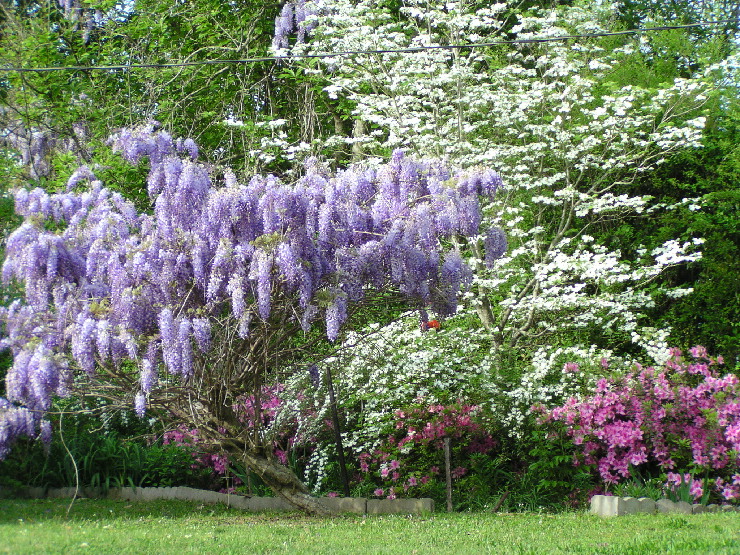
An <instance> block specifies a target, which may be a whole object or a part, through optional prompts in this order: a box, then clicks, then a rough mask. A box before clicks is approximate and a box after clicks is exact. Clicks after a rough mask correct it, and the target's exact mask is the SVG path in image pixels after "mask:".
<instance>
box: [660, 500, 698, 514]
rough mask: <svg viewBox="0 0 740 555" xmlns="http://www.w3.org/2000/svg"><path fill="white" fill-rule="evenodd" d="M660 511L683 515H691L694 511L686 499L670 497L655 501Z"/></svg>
mask: <svg viewBox="0 0 740 555" xmlns="http://www.w3.org/2000/svg"><path fill="white" fill-rule="evenodd" d="M655 505H656V507H657V508H658V512H659V513H677V514H683V515H690V514H692V512H693V507H692V506H691V504H690V503H687V502H686V501H671V500H670V499H659V500H658V501H657V502H656V503H655Z"/></svg>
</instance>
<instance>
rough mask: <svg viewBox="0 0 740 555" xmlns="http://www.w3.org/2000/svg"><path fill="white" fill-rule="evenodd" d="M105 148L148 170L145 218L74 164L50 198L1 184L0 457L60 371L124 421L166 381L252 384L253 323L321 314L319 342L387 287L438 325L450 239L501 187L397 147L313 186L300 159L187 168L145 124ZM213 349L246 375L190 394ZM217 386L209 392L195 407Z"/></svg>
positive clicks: (449, 298) (496, 238) (459, 275)
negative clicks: (5, 360)
mask: <svg viewBox="0 0 740 555" xmlns="http://www.w3.org/2000/svg"><path fill="white" fill-rule="evenodd" d="M110 144H111V145H112V148H113V149H114V150H115V151H119V152H120V153H121V155H122V156H123V158H124V159H125V160H127V161H128V162H130V163H132V164H138V163H139V162H140V161H141V160H144V159H145V160H146V161H147V163H148V164H149V174H148V178H147V188H148V192H149V196H150V198H151V201H152V204H153V211H152V213H140V212H138V211H137V210H136V209H135V207H134V205H133V204H132V203H131V202H129V201H127V200H126V199H125V198H123V197H122V196H121V195H120V194H118V193H113V192H111V191H109V190H108V189H106V188H105V187H104V186H103V183H101V182H100V181H99V180H97V179H96V176H95V174H94V172H93V171H91V169H89V168H88V167H85V166H83V167H80V168H79V169H78V170H77V171H76V172H75V173H74V174H73V175H72V176H71V177H70V178H69V181H68V184H67V185H68V186H67V191H66V192H62V193H53V194H50V193H47V192H46V191H44V190H42V189H40V188H36V189H33V190H30V191H29V190H25V189H21V190H18V191H15V201H16V212H17V213H18V214H19V215H21V216H22V217H23V218H24V221H23V223H22V224H21V226H20V227H19V228H18V229H16V230H15V231H14V232H13V233H12V234H11V236H10V237H9V239H8V241H7V254H6V260H5V263H4V265H3V269H2V275H3V280H4V282H5V283H8V282H9V281H11V280H16V281H18V282H20V283H21V284H22V285H23V287H24V291H25V300H24V301H21V300H17V301H15V302H14V303H13V304H12V305H11V306H10V307H8V308H4V309H3V310H2V314H1V315H0V316H1V318H0V319H1V320H2V322H4V328H5V329H4V334H3V335H4V337H3V339H2V346H3V347H5V348H10V349H11V351H12V354H13V357H14V362H13V366H12V367H11V368H10V370H9V372H8V374H7V399H8V401H10V402H12V403H8V402H6V401H3V404H2V405H0V456H2V455H3V454H4V453H5V452H7V449H8V448H9V445H10V442H11V441H12V440H13V439H14V438H15V437H16V436H17V435H19V434H23V435H31V432H32V430H34V429H36V428H37V427H38V425H39V423H40V421H41V419H42V415H43V414H44V412H45V411H47V410H48V409H49V408H50V406H51V400H52V398H53V396H54V395H59V396H64V395H67V394H68V393H69V392H70V389H71V388H72V387H73V385H74V386H76V387H78V388H79V387H80V383H81V382H79V378H77V377H76V376H82V377H83V378H84V379H87V380H88V382H87V383H93V382H96V383H104V384H107V385H106V387H108V389H107V390H106V391H107V392H108V393H109V394H110V395H112V396H116V398H117V399H119V400H121V399H123V400H126V399H127V402H128V403H129V406H130V405H131V404H133V405H134V407H135V409H136V412H137V413H138V414H139V415H143V414H144V412H145V410H146V409H147V406H149V405H151V404H157V406H159V407H160V408H163V407H165V406H167V405H166V404H162V403H166V402H171V400H172V397H171V388H170V389H168V388H169V387H170V386H171V385H172V384H173V383H175V384H178V386H179V387H181V388H189V389H190V391H191V392H193V391H195V392H196V393H198V394H200V395H201V397H200V399H201V403H202V405H203V406H216V405H223V404H224V403H227V404H228V403H229V402H230V403H235V402H236V399H238V398H239V396H240V395H245V394H249V393H251V392H252V391H253V389H254V388H255V387H259V386H260V385H259V383H260V382H259V380H255V378H254V375H255V373H257V372H262V371H264V367H260V366H259V364H253V365H252V366H250V362H249V360H248V359H249V356H251V355H249V353H254V352H255V349H256V345H258V343H259V337H258V336H259V333H261V332H260V330H261V329H263V328H261V327H260V326H262V325H265V324H266V323H267V322H275V325H276V326H279V327H281V328H285V327H286V326H287V325H288V323H292V324H296V326H297V325H298V324H299V325H300V328H302V329H303V330H305V331H307V330H308V329H309V328H310V327H311V325H312V324H314V323H316V322H317V321H319V320H323V322H324V326H325V331H326V335H327V337H328V338H329V339H330V340H332V341H334V340H335V339H336V338H337V336H338V334H339V331H340V328H341V326H342V324H343V323H344V321H345V320H346V319H347V316H348V309H349V307H350V306H352V305H353V304H355V303H359V302H361V301H363V299H365V298H366V297H367V295H368V293H369V292H370V291H390V290H393V291H397V292H400V293H401V294H402V295H403V296H404V297H405V298H406V299H408V300H409V302H410V303H411V304H412V306H416V307H417V308H419V309H420V310H422V311H423V312H424V314H423V318H424V319H425V321H426V318H427V315H426V313H425V311H426V309H427V308H430V309H431V310H433V311H434V312H435V313H436V314H438V315H441V316H444V315H448V314H452V313H453V312H454V311H455V310H456V303H457V294H458V292H459V291H460V290H461V288H464V287H465V286H466V285H467V284H469V282H470V279H471V272H470V269H469V268H468V266H467V264H466V263H465V261H464V260H463V258H462V256H461V254H460V252H459V250H458V248H457V246H456V245H457V244H458V242H457V241H453V240H451V239H452V238H453V237H455V236H457V237H459V236H462V237H468V238H471V240H478V238H479V237H480V235H479V229H478V228H479V225H480V221H481V212H480V208H479V196H486V197H491V196H492V195H493V194H494V193H495V192H496V190H497V189H498V188H499V187H500V186H501V179H500V177H499V176H498V175H497V174H496V173H495V172H493V171H490V170H486V169H478V170H468V171H466V172H461V173H453V171H452V170H451V169H449V168H448V167H446V166H445V165H443V164H441V163H439V162H418V161H414V160H412V159H410V158H408V157H406V156H405V155H404V154H403V153H402V152H401V151H396V152H394V153H393V156H392V158H391V160H390V161H389V162H388V163H387V164H385V165H383V166H380V167H378V168H376V169H367V168H363V167H360V166H355V167H350V168H349V169H346V170H344V171H339V172H338V173H337V174H336V175H334V176H330V175H329V174H328V173H327V172H326V170H325V169H324V168H323V167H322V166H321V164H319V163H318V161H317V160H315V159H310V160H308V161H307V163H306V169H305V175H304V176H303V177H302V178H301V179H299V180H298V181H297V183H295V184H294V185H288V184H285V183H282V182H281V181H280V180H279V179H278V178H276V177H275V176H272V175H268V176H255V177H253V178H252V179H251V180H250V181H249V182H248V183H240V182H239V181H238V180H237V178H236V176H235V175H234V173H233V172H231V171H230V170H228V169H218V170H217V169H214V168H211V167H209V166H206V165H204V164H201V163H199V162H198V161H197V158H198V149H197V146H196V144H195V143H194V142H193V141H192V140H190V139H187V140H180V139H174V138H172V137H171V136H170V135H169V134H167V133H166V132H164V131H157V130H156V126H155V125H154V124H150V125H147V126H142V127H140V128H136V129H126V130H122V131H120V132H119V133H117V134H116V135H115V136H113V137H112V138H111V140H110ZM483 242H484V243H485V245H486V246H489V247H490V248H491V249H492V250H493V252H492V253H490V254H491V255H492V256H489V257H488V258H489V259H491V258H493V257H495V256H501V254H503V252H504V251H505V250H506V245H505V237H504V235H503V234H502V232H501V231H500V230H498V229H493V230H490V232H488V233H487V234H486V237H485V238H484V240H483ZM300 328H298V327H297V328H296V329H300ZM223 330H229V333H228V334H227V333H225V332H224V331H223ZM232 332H233V333H232ZM219 341H220V342H221V344H220V347H221V348H230V349H232V351H234V352H236V351H235V349H236V348H237V346H240V345H241V346H242V347H243V346H244V345H247V346H249V348H245V349H243V350H242V351H239V352H238V353H237V354H238V356H239V357H242V358H240V359H238V361H239V362H238V365H240V366H244V367H246V368H247V370H243V371H242V370H240V371H233V372H232V373H231V374H230V375H229V377H228V380H227V379H226V378H224V377H223V376H221V377H220V378H219V380H217V381H218V382H219V383H218V384H215V385H214V384H211V385H212V386H213V387H212V388H211V389H209V390H208V391H209V393H207V394H205V393H203V392H204V391H206V389H207V388H206V387H205V386H204V383H206V382H207V381H208V373H209V372H213V371H214V366H213V364H215V363H213V361H212V360H209V359H211V358H216V357H215V355H213V353H214V352H215V351H214V345H215V344H216V343H217V342H219ZM240 348H241V347H240ZM250 349H251V350H250ZM219 352H225V351H219ZM244 353H247V354H244ZM212 355H213V356H212ZM223 358H224V357H221V358H220V359H219V360H222V359H223ZM237 358H238V357H237ZM263 359H264V357H263ZM127 360H128V361H133V362H134V363H135V367H136V368H137V371H136V372H131V371H130V369H129V370H127V368H130V366H126V365H125V364H124V361H127ZM234 360H236V359H234ZM253 362H254V361H253ZM263 362H264V360H262V361H260V364H262V363H263ZM78 370H81V372H79V371H78ZM75 380H77V381H75ZM83 381H84V380H83ZM165 382H166V383H165ZM222 382H225V384H224V383H222ZM165 386H167V387H165ZM198 388H200V389H198ZM216 389H218V390H219V391H220V393H219V394H218V395H220V397H218V398H211V397H208V395H212V394H213V395H215V393H213V392H214V391H215V390H216ZM78 390H79V389H78ZM224 390H227V391H226V393H224V392H223V391H224ZM158 392H160V393H161V392H166V394H165V393H161V394H158ZM167 395H170V397H168V396H167ZM203 395H206V396H205V397H203ZM158 403H159V404H158ZM19 407H25V408H19ZM214 410H215V409H214ZM19 411H20V412H19ZM178 414H179V417H180V418H181V419H182V418H183V414H184V412H183V411H181V412H180V413H178ZM27 417H28V418H31V419H32V421H33V422H32V424H33V425H32V424H31V423H29V421H28V418H27ZM18 423H20V424H18ZM21 428H22V429H21Z"/></svg>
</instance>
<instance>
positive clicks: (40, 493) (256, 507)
mask: <svg viewBox="0 0 740 555" xmlns="http://www.w3.org/2000/svg"><path fill="white" fill-rule="evenodd" d="M74 496H75V488H48V489H45V488H18V489H12V490H11V489H9V488H2V487H0V498H9V497H12V498H23V499H52V498H57V499H58V498H65V499H71V498H72V497H74ZM77 497H88V498H107V499H122V500H126V501H153V500H155V499H179V500H182V501H195V502H200V503H205V504H216V503H223V504H224V505H226V506H227V507H233V508H235V509H241V510H244V511H251V512H257V511H294V510H296V509H295V507H293V506H291V505H290V504H288V503H287V502H285V501H283V500H282V499H280V498H277V497H247V496H243V495H235V494H228V493H218V492H216V491H207V490H200V489H195V488H189V487H185V486H180V487H171V488H110V489H109V490H108V491H107V492H105V491H103V490H102V489H101V488H91V487H83V488H80V489H79V491H78V492H77ZM321 503H322V504H323V505H324V506H326V508H327V509H329V510H330V511H332V512H335V513H355V514H368V515H376V514H428V513H432V512H434V500H433V499H429V498H406V499H365V498H363V497H322V498H321Z"/></svg>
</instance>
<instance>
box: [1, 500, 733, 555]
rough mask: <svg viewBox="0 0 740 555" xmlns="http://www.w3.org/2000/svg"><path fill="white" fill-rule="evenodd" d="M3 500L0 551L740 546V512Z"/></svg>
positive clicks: (709, 549) (690, 549)
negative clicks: (382, 509) (327, 509)
mask: <svg viewBox="0 0 740 555" xmlns="http://www.w3.org/2000/svg"><path fill="white" fill-rule="evenodd" d="M68 505H69V501H68V500H67V501H65V500H32V501H25V500H24V501H18V500H0V553H34V554H37V553H65V554H66V553H96V554H97V553H116V554H121V553H363V554H364V553H434V554H446V553H476V554H477V553H614V554H619V555H623V554H627V553H740V513H721V514H703V515H635V516H626V517H619V518H611V519H604V518H600V517H596V516H592V515H589V514H587V513H585V512H573V513H564V514H534V513H529V514H520V513H517V514H491V513H460V514H444V513H435V514H432V515H426V516H395V515H394V516H358V515H353V516H346V515H345V516H338V517H333V518H313V517H307V516H304V515H302V514H298V513H281V514H251V513H245V512H242V511H238V510H233V509H227V508H226V507H223V506H208V505H206V506H204V505H198V504H194V503H187V502H180V501H159V502H151V503H131V502H127V501H113V500H89V499H82V500H77V501H76V502H75V503H74V505H73V506H72V510H71V512H70V514H69V517H66V511H67V506H68Z"/></svg>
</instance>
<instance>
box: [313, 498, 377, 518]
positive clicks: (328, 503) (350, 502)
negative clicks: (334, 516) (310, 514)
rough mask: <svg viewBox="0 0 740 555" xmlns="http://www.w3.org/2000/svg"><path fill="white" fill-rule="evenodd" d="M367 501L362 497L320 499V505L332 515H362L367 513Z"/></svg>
mask: <svg viewBox="0 0 740 555" xmlns="http://www.w3.org/2000/svg"><path fill="white" fill-rule="evenodd" d="M367 501H368V500H367V499H365V498H364V497H322V498H321V504H322V505H324V506H325V507H326V508H327V509H329V510H330V511H332V512H334V513H355V514H360V515H364V514H365V513H366V512H367Z"/></svg>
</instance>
